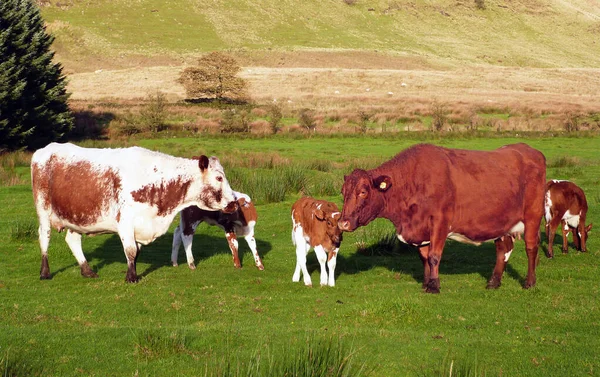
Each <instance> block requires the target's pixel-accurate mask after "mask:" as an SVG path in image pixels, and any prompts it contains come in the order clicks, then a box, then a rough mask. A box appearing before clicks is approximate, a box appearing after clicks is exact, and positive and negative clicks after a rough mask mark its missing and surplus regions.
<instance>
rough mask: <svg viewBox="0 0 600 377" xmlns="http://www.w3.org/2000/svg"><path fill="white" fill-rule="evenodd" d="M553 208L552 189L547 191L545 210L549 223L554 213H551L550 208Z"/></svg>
mask: <svg viewBox="0 0 600 377" xmlns="http://www.w3.org/2000/svg"><path fill="white" fill-rule="evenodd" d="M551 208H552V198H551V197H550V190H548V191H546V200H545V201H544V212H545V217H546V222H547V223H549V222H550V220H552V214H551V213H550V209H551Z"/></svg>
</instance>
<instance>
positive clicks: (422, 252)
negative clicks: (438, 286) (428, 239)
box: [419, 245, 430, 289]
mask: <svg viewBox="0 0 600 377" xmlns="http://www.w3.org/2000/svg"><path fill="white" fill-rule="evenodd" d="M428 256H429V245H425V246H421V247H419V258H420V259H421V262H423V289H426V288H427V286H428V285H429V272H430V269H429V263H427V258H428Z"/></svg>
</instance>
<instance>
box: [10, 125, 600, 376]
mask: <svg viewBox="0 0 600 377" xmlns="http://www.w3.org/2000/svg"><path fill="white" fill-rule="evenodd" d="M418 139H419V137H413V136H411V135H408V134H398V135H388V136H385V137H384V136H381V137H370V138H367V137H360V136H346V137H342V136H330V137H324V136H316V137H312V138H293V137H287V136H281V137H269V138H257V137H247V138H237V139H235V142H232V141H233V139H231V138H226V137H214V136H202V137H198V138H186V139H153V140H144V139H139V140H136V141H135V142H134V143H135V144H137V145H141V146H145V147H148V148H151V149H157V150H161V151H164V152H167V153H172V154H175V155H184V156H190V155H197V154H198V153H207V154H214V155H217V156H219V157H220V158H221V160H222V161H223V163H224V166H225V169H226V172H227V173H228V176H230V181H231V182H232V186H234V188H235V189H239V190H241V191H245V192H247V193H248V194H250V195H251V196H253V197H254V198H255V199H256V203H257V209H258V213H259V220H258V224H257V227H256V237H257V242H258V250H259V253H260V254H261V256H262V258H263V262H264V264H265V270H264V271H258V270H257V269H256V268H255V267H254V266H253V263H252V256H251V253H250V250H249V249H248V247H247V245H246V244H245V243H244V241H241V242H240V245H241V246H240V252H241V253H242V255H241V258H242V265H243V268H242V269H241V270H236V269H234V267H233V263H232V261H231V255H230V253H229V250H228V247H227V244H226V241H225V239H224V237H223V235H222V233H221V231H219V230H217V229H216V228H214V227H212V228H211V227H207V226H206V225H202V226H200V227H199V229H198V231H197V234H196V237H195V241H194V255H195V259H196V262H197V269H196V270H195V271H192V270H189V269H188V268H187V266H186V265H185V263H183V261H184V255H183V254H184V253H183V252H180V266H179V267H172V266H170V263H169V259H170V250H171V237H172V231H173V229H174V227H175V225H176V223H177V221H176V222H175V223H174V224H173V225H172V227H171V230H170V231H169V232H168V233H167V234H165V235H164V236H163V237H161V238H159V239H158V240H157V241H155V242H154V243H152V244H151V245H149V246H147V247H145V248H143V250H142V254H141V256H140V259H139V260H138V274H140V275H141V276H142V280H141V281H140V282H139V283H137V284H126V283H125V282H124V278H125V271H126V262H125V257H124V254H123V251H122V247H121V244H120V241H119V239H118V237H117V236H116V235H102V236H96V237H84V241H83V247H84V250H85V252H86V256H87V258H88V261H89V263H90V265H91V267H92V269H94V270H95V271H96V272H97V273H98V274H99V275H100V277H99V278H98V279H85V278H82V277H81V276H80V273H79V268H78V267H77V264H76V262H75V259H74V258H73V256H72V255H71V253H70V251H69V249H68V247H67V245H66V243H65V241H64V238H63V235H62V234H58V233H54V234H53V237H52V240H51V244H50V269H51V273H52V280H49V281H40V280H39V279H38V277H39V266H40V253H39V248H38V245H37V240H36V235H35V233H36V227H37V225H36V220H35V211H34V208H33V202H32V195H31V188H30V184H29V182H28V178H27V177H28V174H29V172H28V171H29V169H28V167H27V156H24V157H23V156H22V157H21V158H20V160H18V161H17V162H15V161H13V162H7V161H6V159H5V160H3V161H4V162H3V169H4V170H5V171H9V170H10V171H11V172H12V174H13V175H15V176H17V177H18V179H16V180H15V181H13V183H6V182H5V183H4V184H3V186H2V187H0V225H1V227H0V238H1V239H2V240H3V242H2V244H1V245H0V266H1V267H0V295H1V297H2V300H0V359H2V363H0V364H2V365H3V366H4V368H5V369H4V371H8V372H6V374H5V375H53V376H79V375H85V376H108V375H114V376H163V375H169V376H175V375H181V376H183V375H186V376H189V375H195V376H197V375H205V376H217V375H222V376H228V375H232V376H233V375H237V376H242V375H244V376H246V375H251V374H250V373H249V372H248V370H249V369H248V368H251V367H252V365H254V366H255V367H256V365H259V366H261V367H265V365H267V366H268V365H271V364H270V363H273V362H274V360H287V358H289V357H290V355H292V358H293V357H294V356H299V355H303V353H302V352H303V351H302V350H303V349H305V348H306V347H308V345H307V344H313V345H318V344H320V345H323V344H324V345H326V346H327V347H329V346H331V347H334V346H335V347H340V348H339V349H341V351H340V352H341V354H342V356H343V357H346V358H347V360H350V362H351V364H352V366H353V367H355V369H354V370H358V369H360V367H362V375H368V376H442V375H445V376H447V375H450V373H453V374H452V375H456V376H459V375H463V376H466V375H469V376H483V375H487V376H525V375H527V376H585V375H600V356H599V355H598V352H597V350H598V349H599V348H600V340H599V338H598V336H597V334H598V333H600V307H599V306H598V297H599V294H600V292H599V287H600V278H599V275H598V264H599V262H600V241H599V238H598V237H597V236H596V235H595V231H592V234H591V236H590V239H589V243H588V252H587V253H585V254H584V253H580V252H577V251H575V250H573V249H572V248H570V250H569V253H568V254H566V255H564V254H562V253H560V249H559V247H558V245H557V244H559V243H560V237H559V236H557V239H556V240H555V250H554V251H555V258H554V259H552V260H549V259H546V258H545V257H544V256H543V249H544V247H545V242H543V245H542V248H541V249H540V254H541V256H540V262H539V265H538V275H537V286H536V287H535V288H533V289H529V290H523V289H522V288H521V287H522V284H523V281H524V277H525V274H526V256H525V252H524V244H523V242H522V241H517V242H516V249H515V253H513V255H512V257H511V259H510V261H509V263H508V266H507V270H506V273H505V276H504V280H503V284H502V286H501V287H500V288H499V289H498V290H493V291H490V290H486V289H485V284H486V281H487V279H488V278H489V276H490V274H491V272H492V269H493V263H494V260H495V253H494V248H493V245H492V244H483V245H482V246H480V247H475V246H470V245H463V244H458V243H454V242H450V241H449V242H448V243H447V247H446V250H445V253H444V258H443V260H442V264H441V268H440V278H441V294H439V295H428V294H425V293H423V292H422V290H421V279H422V265H421V263H420V261H419V259H418V256H417V252H416V251H415V250H413V249H410V248H406V247H404V246H401V245H400V244H399V243H398V242H397V241H396V240H395V238H394V237H390V236H391V235H393V229H392V228H391V224H389V223H387V222H386V221H376V222H374V223H372V224H370V225H369V226H367V227H365V228H361V229H360V230H357V231H356V232H354V233H347V234H345V235H344V241H343V243H342V247H341V251H340V257H339V259H338V267H337V270H336V275H337V279H336V287H334V288H329V287H318V286H315V287H312V288H308V287H305V286H303V285H302V284H301V283H292V281H291V276H292V273H293V269H294V265H295V255H294V254H295V253H294V249H293V246H292V244H291V240H290V232H291V221H290V213H289V211H290V207H291V204H292V203H293V201H294V200H295V199H296V198H298V197H299V195H300V193H299V192H298V191H297V190H296V191H294V190H292V191H290V192H288V193H287V194H285V195H284V196H283V197H280V198H279V199H273V198H271V197H269V196H268V195H265V194H264V193H263V192H262V191H259V189H261V190H264V187H259V185H256V182H258V181H252V179H257V177H256V174H255V173H256V172H259V174H260V175H262V176H266V177H278V176H281V175H282V174H284V172H285V171H287V170H286V169H291V170H294V169H295V171H296V173H295V174H296V175H297V176H301V178H300V180H301V181H302V186H303V187H304V188H305V190H308V191H311V192H313V193H316V194H317V196H319V197H322V198H326V199H329V200H332V201H335V202H337V203H338V204H341V196H340V195H339V187H340V183H341V180H342V177H343V174H344V173H348V172H349V171H351V170H352V168H354V167H355V166H363V167H371V166H375V165H377V164H378V163H379V162H381V161H384V160H386V159H387V158H389V157H391V156H392V155H394V154H395V153H397V152H398V151H399V150H401V149H403V148H405V147H407V146H409V145H411V144H414V143H416V142H418ZM431 141H432V142H434V143H437V144H441V145H444V146H450V147H459V148H469V149H485V150H488V149H492V148H495V147H498V146H501V145H504V144H507V143H512V142H518V141H525V142H527V143H528V144H530V145H532V146H533V147H536V148H538V149H540V150H541V151H543V152H544V154H545V155H546V157H547V160H548V178H549V179H551V178H556V179H570V180H573V181H574V182H576V183H577V184H578V185H580V186H581V187H582V188H583V189H584V190H585V192H586V194H587V198H588V202H589V205H590V210H589V212H588V219H589V220H588V222H593V223H599V222H600V210H599V209H598V208H599V206H598V205H599V204H600V181H599V179H598V177H599V176H600V158H599V157H598V156H599V155H598V152H597V151H598V146H599V145H600V143H599V141H598V139H597V137H587V138H577V137H554V138H551V137H543V138H542V137H540V138H535V137H530V138H528V139H522V138H516V137H514V138H454V139H452V138H435V139H432V140H431ZM91 144H92V143H90V142H87V143H84V145H91ZM94 145H104V144H102V142H94ZM15 182H16V183H17V184H14V183H15ZM248 182H250V184H249V183H248ZM253 182H254V183H253ZM321 182H326V183H327V182H329V183H328V185H329V186H332V187H333V188H332V189H331V188H327V187H323V186H322V185H320V183H321ZM252 183H253V184H252ZM245 185H248V186H245ZM253 186H255V187H253ZM543 236H544V234H543V233H542V237H543ZM309 270H310V271H311V272H312V279H313V282H316V281H318V263H317V261H316V259H315V258H314V254H311V255H310V256H309ZM335 347H334V348H335ZM336 349H338V348H336ZM0 368H2V366H0ZM0 370H3V369H0ZM10 371H12V373H14V374H11V372H10ZM452 371H453V372H452ZM348 375H357V374H348Z"/></svg>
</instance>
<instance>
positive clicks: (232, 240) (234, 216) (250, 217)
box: [171, 191, 265, 270]
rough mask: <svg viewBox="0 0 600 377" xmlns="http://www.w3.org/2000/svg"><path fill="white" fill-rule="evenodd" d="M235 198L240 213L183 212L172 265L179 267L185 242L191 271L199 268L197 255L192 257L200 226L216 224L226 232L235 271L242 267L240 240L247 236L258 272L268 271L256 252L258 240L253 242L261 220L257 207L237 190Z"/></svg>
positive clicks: (174, 239) (197, 209)
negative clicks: (178, 258) (239, 253)
mask: <svg viewBox="0 0 600 377" xmlns="http://www.w3.org/2000/svg"><path fill="white" fill-rule="evenodd" d="M233 195H234V197H235V198H236V201H237V203H238V210H237V211H235V212H232V213H225V212H223V211H205V210H203V209H200V208H198V207H196V206H191V207H188V208H186V209H184V210H183V211H181V220H180V222H179V225H178V226H177V228H175V231H174V232H173V251H172V253H171V262H173V266H177V256H178V254H179V247H180V246H181V242H182V241H183V248H184V250H185V255H186V257H187V263H188V266H189V267H190V268H191V269H192V270H194V269H195V268H196V266H195V264H194V255H193V254H192V241H193V239H194V232H195V231H196V228H197V227H198V225H200V224H201V223H202V222H206V223H207V224H209V225H217V226H219V227H220V228H221V229H223V230H224V231H225V238H227V243H228V244H229V249H230V250H231V254H232V255H233V265H234V266H235V268H241V267H242V264H241V263H240V258H239V256H238V246H239V245H238V241H237V237H244V239H245V240H246V243H248V246H249V247H250V250H252V255H254V263H255V264H256V267H258V269H259V270H264V269H265V267H264V266H263V263H262V260H261V259H260V256H259V255H258V251H257V250H256V240H255V239H254V226H255V225H256V220H258V213H257V212H256V207H254V203H252V200H251V199H250V197H249V196H248V195H246V194H243V193H241V192H237V191H234V192H233Z"/></svg>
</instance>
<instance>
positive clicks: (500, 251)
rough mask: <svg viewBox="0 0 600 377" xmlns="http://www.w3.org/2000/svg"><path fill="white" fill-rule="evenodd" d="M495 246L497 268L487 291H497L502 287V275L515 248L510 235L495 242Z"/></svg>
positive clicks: (489, 281)
mask: <svg viewBox="0 0 600 377" xmlns="http://www.w3.org/2000/svg"><path fill="white" fill-rule="evenodd" d="M494 244H495V245H496V266H495V267H494V272H493V273H492V277H491V278H490V280H488V283H487V287H486V288H487V289H496V288H498V287H500V284H501V283H502V274H504V270H505V268H506V262H508V258H510V254H511V253H512V251H513V247H514V243H513V239H512V237H511V236H508V235H507V236H503V237H500V238H497V239H496V240H495V241H494Z"/></svg>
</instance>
